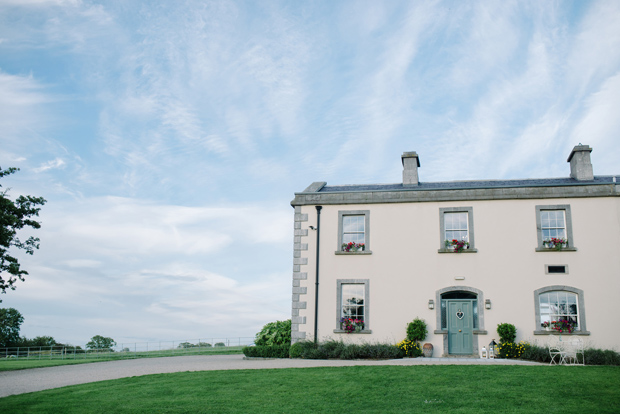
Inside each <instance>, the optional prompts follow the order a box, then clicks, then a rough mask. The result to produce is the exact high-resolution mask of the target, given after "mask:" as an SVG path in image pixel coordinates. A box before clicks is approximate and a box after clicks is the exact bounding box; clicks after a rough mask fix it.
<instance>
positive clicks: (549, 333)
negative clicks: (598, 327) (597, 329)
mask: <svg viewBox="0 0 620 414" xmlns="http://www.w3.org/2000/svg"><path fill="white" fill-rule="evenodd" d="M534 335H558V336H560V335H562V336H579V335H590V331H575V332H573V333H566V332H562V333H561V334H560V333H559V332H557V331H544V330H539V331H534Z"/></svg>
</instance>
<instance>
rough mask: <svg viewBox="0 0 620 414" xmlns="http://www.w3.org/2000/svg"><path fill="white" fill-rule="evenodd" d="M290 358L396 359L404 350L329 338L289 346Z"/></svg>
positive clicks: (391, 346) (392, 346)
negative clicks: (328, 339)
mask: <svg viewBox="0 0 620 414" xmlns="http://www.w3.org/2000/svg"><path fill="white" fill-rule="evenodd" d="M290 355H291V358H302V359H397V358H402V357H404V356H405V352H404V351H402V350H401V349H399V348H397V347H396V346H395V345H390V344H345V343H344V342H342V341H335V340H330V341H327V342H323V343H320V344H315V343H314V342H311V341H302V342H297V343H295V344H293V345H292V346H291V352H290Z"/></svg>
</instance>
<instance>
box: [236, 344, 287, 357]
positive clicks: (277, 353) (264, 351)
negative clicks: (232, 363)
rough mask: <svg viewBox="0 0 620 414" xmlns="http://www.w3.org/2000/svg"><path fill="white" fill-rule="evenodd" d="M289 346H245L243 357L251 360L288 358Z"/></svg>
mask: <svg viewBox="0 0 620 414" xmlns="http://www.w3.org/2000/svg"><path fill="white" fill-rule="evenodd" d="M290 348H291V346H290V345H271V346H267V345H263V346H246V347H244V348H243V355H245V356H246V357H252V358H288V357H289V352H290Z"/></svg>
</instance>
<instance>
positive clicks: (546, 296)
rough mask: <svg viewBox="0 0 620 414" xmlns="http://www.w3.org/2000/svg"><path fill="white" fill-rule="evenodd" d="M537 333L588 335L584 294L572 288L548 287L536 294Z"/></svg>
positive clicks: (537, 291)
mask: <svg viewBox="0 0 620 414" xmlns="http://www.w3.org/2000/svg"><path fill="white" fill-rule="evenodd" d="M534 301H535V302H534V303H535V304H536V333H542V332H550V333H554V332H559V331H560V330H562V332H561V333H563V334H565V333H587V332H586V327H585V305H584V294H583V291H582V290H581V289H577V288H573V287H570V286H547V287H544V288H541V289H538V290H536V291H535V292H534Z"/></svg>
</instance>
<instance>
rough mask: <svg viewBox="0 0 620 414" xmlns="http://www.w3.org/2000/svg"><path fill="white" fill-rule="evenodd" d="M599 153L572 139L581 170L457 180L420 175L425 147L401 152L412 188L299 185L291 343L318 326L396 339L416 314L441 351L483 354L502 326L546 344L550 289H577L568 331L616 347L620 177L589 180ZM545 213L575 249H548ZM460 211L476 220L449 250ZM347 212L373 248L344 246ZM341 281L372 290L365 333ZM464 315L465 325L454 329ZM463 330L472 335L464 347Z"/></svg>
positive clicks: (320, 334) (369, 338)
mask: <svg viewBox="0 0 620 414" xmlns="http://www.w3.org/2000/svg"><path fill="white" fill-rule="evenodd" d="M590 151H591V148H589V147H587V146H581V145H580V146H577V147H575V149H574V150H573V152H572V153H571V156H570V157H569V161H570V160H571V159H574V158H577V157H574V155H575V154H577V155H579V158H580V161H582V164H578V165H575V166H573V163H571V173H573V172H575V174H577V175H576V177H572V178H565V179H550V180H508V181H489V182H454V183H419V182H418V180H417V167H419V165H420V164H419V159H417V154H415V153H404V154H403V165H404V171H403V177H404V182H403V184H394V185H376V186H362V185H360V186H355V185H353V186H341V187H340V186H336V187H328V186H326V185H325V183H314V184H312V185H311V186H310V187H308V188H307V189H306V190H305V191H303V192H301V193H296V195H295V199H294V200H293V201H292V203H291V204H292V205H293V207H294V208H295V249H294V255H295V257H294V269H293V301H292V322H293V325H292V326H293V341H299V340H303V339H307V340H313V339H314V338H315V333H316V338H317V340H319V341H323V340H326V339H329V338H332V339H342V340H344V341H351V342H382V343H385V342H387V343H396V342H398V341H400V340H402V339H404V337H405V335H406V333H405V329H406V326H407V323H409V322H410V321H412V320H413V319H414V318H416V317H419V318H422V319H424V320H425V321H426V323H427V325H428V330H429V334H428V336H427V338H426V340H425V341H424V342H430V343H432V344H433V346H434V349H435V351H434V355H435V356H439V355H449V354H471V355H479V353H480V350H481V348H482V347H483V346H486V345H487V344H489V343H490V342H491V340H493V339H495V340H499V336H498V334H497V332H496V327H497V325H498V324H499V323H504V322H508V323H512V324H514V325H515V326H516V327H517V341H521V340H528V341H534V340H537V342H539V343H544V342H546V340H547V339H548V338H549V335H550V334H552V332H550V331H546V330H545V329H544V328H543V327H541V323H540V322H541V314H540V313H541V302H539V301H540V300H541V299H540V297H541V294H544V293H545V292H569V296H571V297H573V298H575V299H576V305H575V306H576V307H577V308H578V319H579V323H578V329H577V330H575V332H573V333H572V334H571V335H576V336H579V337H580V338H582V339H583V340H585V342H586V343H587V344H588V345H591V346H594V347H599V348H605V349H618V343H619V342H620V334H619V333H618V331H617V329H613V328H612V327H611V326H610V315H611V312H612V309H613V307H612V306H613V304H615V303H616V302H617V301H618V296H619V295H620V255H619V254H618V252H617V250H618V247H617V243H616V242H615V240H616V239H617V238H618V236H620V185H619V184H620V183H617V180H618V179H620V177H594V176H592V177H589V176H588V175H587V174H588V168H589V172H590V173H591V171H592V167H591V164H590V165H589V167H588V163H589V159H590V158H589V154H590ZM412 158H413V162H411V159H412ZM412 168H413V169H415V171H413V172H412V171H411V169H412ZM584 168H585V170H586V173H585V175H584V174H581V176H579V175H578V174H579V171H580V170H583V169H584ZM411 177H413V178H411ZM584 177H585V179H584ZM541 211H560V212H561V214H563V216H564V218H565V224H564V227H565V231H566V234H567V235H568V237H567V238H568V246H567V247H566V248H563V249H561V250H559V251H558V250H555V249H548V248H545V247H544V246H543V245H542V238H541V221H540V214H541ZM452 212H465V213H466V217H467V218H468V225H467V231H468V237H469V239H468V240H469V243H470V248H469V249H467V250H464V251H463V252H461V253H457V252H454V251H453V250H452V249H447V248H445V246H444V242H445V234H446V233H445V231H446V229H445V226H444V223H443V220H444V217H445V214H447V213H448V214H449V213H452ZM347 215H352V216H357V217H361V218H362V219H363V220H365V226H363V230H364V234H363V237H364V240H365V242H366V247H365V250H364V251H361V252H343V251H342V248H341V243H342V232H343V225H342V220H343V216H347ZM317 241H318V245H319V249H320V250H319V252H318V255H317ZM317 263H318V268H317ZM549 266H552V267H551V269H552V270H554V269H555V270H556V271H557V269H560V270H563V271H564V273H554V272H550V268H549ZM557 266H560V267H559V268H558V267H557ZM317 270H318V284H317ZM343 285H354V286H361V287H362V289H363V295H364V298H363V299H364V300H363V305H364V306H363V318H364V323H365V327H364V329H363V330H362V331H361V332H358V333H346V332H344V331H342V329H341V326H340V322H339V321H340V318H341V317H342V300H343V299H342V297H341V295H342V286H343ZM317 286H318V295H317ZM452 302H453V303H452ZM317 304H318V307H317V306H316V305H317ZM452 305H454V307H453V308H451V307H450V306H452ZM461 308H462V309H461ZM360 309H361V308H360ZM456 309H458V311H457V312H456V313H455V312H454V311H455V310H456ZM542 312H544V311H542ZM442 313H443V315H442ZM455 315H456V316H457V317H456V318H455ZM463 315H465V316H464V317H463ZM442 318H443V319H442ZM458 318H461V320H459V319H458ZM315 320H316V323H315ZM463 320H465V321H468V322H466V323H465V326H464V327H463V330H464V331H465V332H466V333H465V334H463V333H457V328H461V327H462V325H458V324H462V323H463ZM453 323H457V325H458V326H457V325H454V324H453ZM472 324H473V325H475V326H472ZM458 332H461V331H460V330H459V331H458ZM459 335H466V336H467V337H468V338H466V339H465V342H464V344H465V345H462V344H461V345H459V346H458V347H457V346H456V345H455V341H461V339H459V338H460V337H459ZM564 335H566V334H564Z"/></svg>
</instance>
